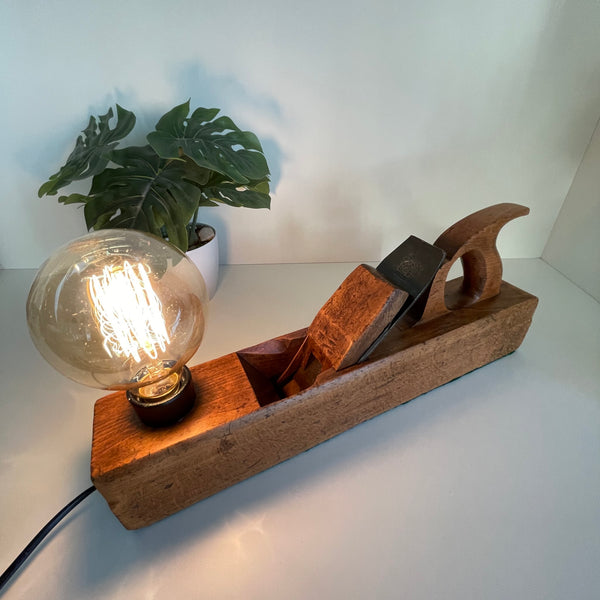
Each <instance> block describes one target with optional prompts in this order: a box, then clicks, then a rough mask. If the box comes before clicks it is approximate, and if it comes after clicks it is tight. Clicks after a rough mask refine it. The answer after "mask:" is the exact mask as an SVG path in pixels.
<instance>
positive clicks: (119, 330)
mask: <svg viewBox="0 0 600 600" xmlns="http://www.w3.org/2000/svg"><path fill="white" fill-rule="evenodd" d="M207 305H208V297H207V293H206V286H205V284H204V280H203V278H202V275H201V274H200V272H199V271H198V269H197V268H196V266H195V265H194V264H193V263H192V261H191V260H189V259H188V258H187V256H186V255H185V254H183V253H182V252H180V251H179V250H178V249H177V248H175V247H174V246H171V245H170V244H168V243H166V242H165V241H164V240H161V239H160V238H157V237H154V236H152V235H149V234H145V233H141V232H138V231H133V230H126V229H108V230H102V231H97V232H94V233H91V234H88V235H86V236H83V237H81V238H79V239H76V240H74V241H72V242H70V243H69V244H67V245H66V246H64V247H62V248H61V249H60V250H58V251H57V252H56V253H55V254H54V255H53V256H51V257H50V258H49V259H48V260H47V261H46V262H45V263H44V264H43V265H42V267H41V268H40V271H39V272H38V274H37V277H36V278H35V280H34V282H33V285H32V287H31V290H30V292H29V297H28V300H27V321H28V324H29V331H30V333H31V337H32V339H33V341H34V343H35V345H36V347H37V349H38V350H39V351H40V353H41V354H42V356H43V357H44V358H45V359H46V360H47V361H48V362H49V363H50V364H51V365H52V366H53V367H55V368H56V369H57V370H58V371H60V372H61V373H63V374H64V375H66V376H67V377H69V378H71V379H73V380H74V381H77V382H79V383H83V384H85V385H88V386H92V387H98V388H104V389H109V390H128V391H129V392H131V393H132V394H134V395H135V396H136V398H137V399H138V400H140V401H141V402H142V403H144V402H145V403H146V404H148V405H151V404H155V403H159V402H160V401H162V400H163V399H165V398H167V397H168V396H169V395H170V394H171V395H172V394H173V393H174V392H176V391H177V390H178V388H180V387H181V385H182V379H184V378H185V375H184V373H185V370H184V365H185V363H186V362H187V361H188V360H189V359H190V358H191V357H192V356H193V355H194V353H195V352H196V350H197V349H198V347H199V345H200V343H201V341H202V337H203V334H204V328H205V317H206V309H207ZM187 377H188V379H189V375H187Z"/></svg>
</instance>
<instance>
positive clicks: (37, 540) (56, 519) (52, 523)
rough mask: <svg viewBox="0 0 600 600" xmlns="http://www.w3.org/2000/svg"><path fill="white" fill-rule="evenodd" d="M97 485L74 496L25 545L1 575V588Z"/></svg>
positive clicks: (0, 588)
mask: <svg viewBox="0 0 600 600" xmlns="http://www.w3.org/2000/svg"><path fill="white" fill-rule="evenodd" d="M95 489H96V488H95V486H93V485H92V486H91V487H89V488H88V489H87V490H85V491H84V492H81V494H79V496H77V497H76V498H73V500H71V502H69V504H67V505H66V506H65V507H64V508H63V509H62V510H60V511H58V512H57V513H56V514H55V515H54V516H53V517H52V518H51V519H50V520H49V521H48V523H46V525H44V527H43V528H42V529H41V530H40V532H39V533H38V534H37V535H36V536H35V537H34V538H33V539H32V540H31V541H30V542H29V544H27V546H25V548H24V550H23V551H22V552H21V554H19V556H17V558H15V560H13V562H12V563H11V565H10V566H9V567H8V569H6V571H4V573H2V575H0V590H2V588H3V587H4V586H5V585H6V584H7V583H8V581H9V580H10V578H11V577H12V576H13V575H14V574H15V573H16V572H17V571H18V570H19V568H20V567H21V565H22V564H23V563H24V562H25V561H26V560H27V559H28V558H29V555H30V554H31V553H32V552H33V551H34V550H35V549H36V548H37V547H38V546H39V545H40V544H41V542H42V540H43V539H44V538H45V537H46V536H47V535H48V534H49V533H50V532H51V531H52V530H53V529H54V528H55V527H56V525H58V523H60V521H61V520H62V519H63V518H64V517H66V516H67V515H68V514H69V513H70V512H71V511H72V510H73V509H74V508H75V507H76V506H77V505H78V504H79V503H80V502H81V501H82V500H85V499H86V498H87V497H88V496H89V495H90V494H91V493H92V492H93V491H94V490H95Z"/></svg>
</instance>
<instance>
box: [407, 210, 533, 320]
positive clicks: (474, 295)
mask: <svg viewBox="0 0 600 600" xmlns="http://www.w3.org/2000/svg"><path fill="white" fill-rule="evenodd" d="M528 213H529V208H527V207H526V206H521V205H520V204H511V203H503V204H495V205H493V206H488V207H487V208H484V209H482V210H479V211H477V212H475V213H473V214H471V215H469V216H467V217H465V218H464V219H461V220H460V221H458V222H457V223H455V224H454V225H452V226H451V227H449V228H448V229H446V231H444V233H442V235H440V237H438V239H437V240H436V241H435V245H436V246H437V247H438V248H441V249H442V250H444V251H445V252H446V260H445V262H444V264H443V265H442V266H441V267H440V270H439V271H438V272H437V275H436V276H435V278H434V280H433V282H432V284H431V290H430V293H429V295H428V296H426V300H424V301H423V304H424V308H421V309H422V311H423V312H422V316H421V319H420V321H419V322H420V323H423V322H425V321H430V320H431V319H435V318H437V317H439V316H442V315H444V314H446V313H448V312H450V310H452V309H455V308H460V307H462V306H469V305H471V304H474V303H475V302H477V301H479V300H484V299H486V298H492V297H493V296H496V295H497V294H498V293H499V291H500V284H501V283H502V259H501V258H500V254H499V253H498V249H497V247H496V240H497V238H498V233H499V232H500V230H501V229H502V227H503V226H504V225H506V223H508V222H509V221H512V220H513V219H516V218H517V217H522V216H524V215H526V214H528ZM459 258H460V259H461V261H462V265H463V271H464V277H463V279H462V285H460V286H457V285H454V286H448V289H447V286H446V279H447V277H448V273H449V271H450V269H451V267H452V265H453V264H454V263H455V262H456V261H457V260H458V259H459Z"/></svg>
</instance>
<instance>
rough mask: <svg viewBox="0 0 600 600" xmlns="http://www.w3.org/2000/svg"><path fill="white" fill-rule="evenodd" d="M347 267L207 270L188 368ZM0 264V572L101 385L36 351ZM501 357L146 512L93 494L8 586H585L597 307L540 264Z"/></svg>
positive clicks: (304, 317)
mask: <svg viewBox="0 0 600 600" xmlns="http://www.w3.org/2000/svg"><path fill="white" fill-rule="evenodd" d="M353 267H354V265H351V264H314V265H262V266H231V267H224V268H223V272H222V280H221V283H220V287H219V289H218V291H217V294H216V296H215V298H214V299H213V301H212V302H211V306H210V309H211V314H210V320H209V328H208V331H207V334H206V336H205V341H204V343H203V346H202V347H201V349H200V350H199V352H198V353H197V355H196V356H195V357H194V360H193V361H192V362H191V364H195V363H197V362H201V361H204V360H208V359H210V358H214V357H217V356H220V355H222V354H224V353H227V352H230V351H233V350H238V349H241V348H244V347H246V346H249V345H252V344H254V343H257V342H260V341H263V340H266V339H268V338H270V337H273V336H275V335H279V334H283V333H286V332H288V331H293V330H295V329H298V328H300V327H303V326H305V325H307V324H308V323H309V322H310V321H311V319H312V317H313V315H314V314H315V313H316V311H317V310H318V308H319V307H320V306H321V304H322V303H323V302H324V301H325V300H326V299H327V297H328V296H329V295H330V294H331V293H332V292H333V291H334V290H335V288H336V287H337V286H338V284H339V283H340V282H341V280H342V279H343V278H344V277H345V276H346V275H347V274H348V273H349V272H350V271H351V270H352V268H353ZM33 276H34V272H33V271H2V272H0V300H1V307H2V309H1V311H0V327H1V329H0V333H1V348H2V350H1V356H0V359H1V360H0V375H1V377H0V381H1V385H2V387H1V394H0V444H1V446H0V448H1V455H0V465H1V466H0V490H1V491H0V571H1V570H4V568H5V567H6V566H8V564H9V563H10V562H11V561H12V560H13V559H14V558H15V556H16V555H17V554H18V552H20V551H21V549H22V548H23V547H24V546H25V544H26V543H27V542H29V540H30V539H31V538H32V537H33V536H34V535H35V534H36V533H37V531H38V530H39V529H40V527H41V526H42V525H43V524H44V523H45V522H46V521H47V520H48V519H49V518H50V517H51V516H52V515H53V514H54V513H55V512H57V511H58V510H59V509H60V508H62V507H63V506H64V505H65V504H66V503H67V502H68V501H69V500H71V499H72V498H73V497H74V496H76V495H77V494H78V493H79V492H80V491H82V490H83V489H85V488H86V487H88V486H89V485H90V479H89V455H90V444H91V428H92V408H93V403H94V400H95V399H96V398H97V397H98V396H99V395H101V392H100V393H99V391H98V390H92V389H88V388H85V387H83V386H80V385H78V384H75V383H72V382H70V381H68V380H67V379H65V378H63V377H62V376H61V375H59V374H58V373H56V372H55V371H53V370H52V368H51V367H50V366H48V365H47V364H46V363H45V362H44V360H43V359H42V358H41V357H40V356H39V355H38V354H37V352H36V350H35V348H34V347H33V344H32V342H31V341H30V339H29V336H28V333H27V327H26V323H25V314H24V313H25V299H26V295H27V291H28V288H29V285H30V283H31V281H32V279H33ZM505 279H506V280H507V281H509V282H511V283H513V284H515V285H518V286H519V287H522V288H523V289H526V290H527V291H530V292H532V293H534V294H536V295H537V296H539V298H540V305H539V307H538V309H537V312H536V314H535V317H534V321H533V325H532V327H531V329H530V331H529V334H528V336H527V337H526V338H525V341H524V343H523V345H522V346H521V348H520V349H519V350H518V351H517V352H515V353H514V354H512V355H510V356H508V357H506V358H503V359H501V360H499V361H496V362H495V363H493V364H491V365H488V366H486V367H484V368H482V369H479V370H477V371H475V372H473V373H471V374H469V375H466V376H464V377H462V378H460V379H459V380H456V381H454V382H452V383H449V384H447V385H445V386H443V387H441V388H438V389H437V390H434V391H432V392H430V393H428V394H425V395H423V396H421V397H420V398H417V399H416V400H414V401H412V402H410V403H409V404H406V405H404V406H401V407H399V408H396V409H394V410H392V411H390V412H388V413H386V414H384V415H382V416H380V417H377V418H375V419H373V420H371V421H369V422H367V423H364V424H362V425H360V426H358V427H356V428H355V429H353V430H351V431H349V432H346V433H344V434H343V435H340V436H338V437H336V438H334V439H333V440H331V441H329V442H326V443H324V444H321V445H320V446H318V447H316V448H314V449H312V450H310V451H308V452H306V453H304V454H302V455H300V456H297V457H296V458H294V459H292V460H289V461H287V462H285V463H283V464H281V465H279V466H277V467H275V468H272V469H270V470H268V471H266V472H264V473H262V474H260V475H257V476H255V477H253V478H251V479H249V480H247V481H245V482H243V483H240V484H238V485H236V486H234V487H232V488H230V489H228V490H226V491H224V492H221V493H219V494H217V495H215V496H213V497H211V498H209V499H207V500H205V501H203V502H200V503H198V504H196V505H194V506H193V507H191V508H188V509H186V510H184V511H182V512H180V513H178V514H176V515H174V516H172V517H169V518H168V519H165V520H164V521H161V522H160V523H157V524H155V525H152V526H150V527H148V528H145V529H142V530H138V531H134V532H131V531H126V530H125V529H124V528H123V527H122V526H121V525H120V523H119V522H118V521H117V520H116V518H115V517H114V516H113V515H112V513H111V512H110V510H109V509H108V507H107V505H106V503H105V501H104V499H103V498H102V497H101V496H100V494H99V493H97V492H96V493H94V494H93V495H92V496H90V497H89V498H88V499H87V500H85V501H84V503H83V504H82V505H80V507H78V508H77V509H76V510H75V511H74V512H73V513H72V515H71V516H70V517H69V518H68V519H67V520H66V521H65V522H64V523H63V524H62V525H61V526H59V527H58V528H57V529H56V530H55V532H54V533H53V534H51V536H50V537H49V538H48V539H47V541H46V542H45V543H44V544H43V545H42V546H41V547H40V548H39V549H38V550H37V551H36V553H35V554H34V555H33V556H32V557H31V559H30V560H29V561H28V562H27V563H26V565H25V566H24V567H23V568H22V569H21V570H20V571H19V573H18V574H17V575H16V577H15V579H14V580H13V581H12V583H11V584H10V586H9V587H8V588H7V590H6V593H5V597H6V598H7V599H15V598H28V599H29V598H32V599H37V600H40V599H44V598H53V599H60V600H70V599H87V598H102V599H106V598H111V599H113V598H115V599H127V600H132V599H134V600H135V599H138V598H139V599H163V598H164V599H179V598H186V599H187V598H208V599H212V598H215V599H221V598H235V599H244V600H251V599H260V600H269V599H277V600H281V599H286V600H287V599H303V600H304V599H337V598H340V599H341V598H343V599H354V598H356V599H371V598H394V599H395V598H402V599H427V600H432V599H438V598H439V599H443V600H451V599H460V600H465V599H486V600H492V599H521V598H522V599H527V600H532V599H537V598H539V599H542V598H543V599H544V600H549V599H561V600H563V599H569V600H572V599H583V598H586V599H587V598H589V599H594V600H597V599H598V598H600V369H599V366H600V305H599V304H598V303H597V302H596V301H595V300H593V299H592V298H591V297H590V296H588V295H586V294H585V293H584V292H583V291H581V290H580V289H579V288H577V287H576V286H575V285H573V284H572V283H570V282H569V281H568V280H567V279H565V278H564V277H563V276H562V275H560V274H559V273H558V272H557V271H555V270H553V269H552V268H551V267H549V266H548V265H547V264H545V263H544V262H542V261H541V260H508V261H505Z"/></svg>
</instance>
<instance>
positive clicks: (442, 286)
mask: <svg viewBox="0 0 600 600" xmlns="http://www.w3.org/2000/svg"><path fill="white" fill-rule="evenodd" d="M527 212H528V209H526V208H525V207H521V206H518V205H512V204H502V205H497V206H495V207H490V208H488V209H484V210H483V211H478V212H477V213H474V214H473V215H470V216H469V217H467V218H465V219H463V220H462V221H459V222H458V223H457V224H456V225H454V226H452V227H451V228H449V229H448V230H447V231H446V232H444V234H442V236H440V238H438V240H437V242H436V244H438V243H439V244H440V245H441V247H442V248H443V249H444V250H445V251H446V252H447V255H448V259H447V261H446V263H445V264H444V265H443V266H442V268H441V269H440V271H439V272H438V275H437V276H436V278H435V279H434V282H433V284H432V286H431V289H430V293H429V295H428V297H427V298H426V299H425V301H424V303H423V307H422V318H421V320H420V321H418V322H417V324H416V325H414V326H412V327H411V326H409V324H408V323H398V324H397V325H396V326H395V327H394V328H392V330H391V331H390V334H389V335H388V336H387V337H386V338H385V339H384V341H383V342H382V344H381V345H380V346H378V347H377V349H376V350H375V352H374V353H373V354H372V356H371V357H370V358H369V360H368V361H366V362H364V363H361V364H359V365H353V366H347V367H346V368H341V369H339V366H340V365H341V364H345V363H343V362H339V360H340V357H341V359H342V360H343V356H345V355H347V354H348V349H349V348H350V350H351V349H352V343H354V342H355V341H356V340H357V339H360V338H361V336H365V332H368V333H367V335H366V337H369V335H370V333H369V326H370V323H369V322H367V321H364V320H362V321H360V320H359V323H357V324H356V325H353V324H352V323H351V322H352V316H353V312H352V310H351V308H350V309H348V311H347V312H344V310H346V307H345V306H342V307H341V308H340V307H335V310H332V311H331V313H328V312H326V311H324V312H323V315H318V316H317V318H316V319H315V322H316V323H317V325H318V327H317V326H315V327H316V329H321V328H325V327H327V326H329V325H330V323H333V322H335V319H336V318H338V315H344V314H347V319H348V327H347V329H346V328H345V326H344V321H345V319H346V317H342V318H341V319H340V320H339V331H337V330H336V327H337V325H336V327H333V328H331V330H330V333H329V334H328V335H330V336H332V337H335V336H337V338H336V339H337V341H336V343H335V344H333V346H332V347H333V348H335V351H332V350H330V349H329V350H327V348H328V347H329V343H328V340H322V341H321V342H319V344H317V345H316V346H318V347H319V348H320V349H321V350H322V351H323V352H321V350H318V351H317V352H321V353H320V354H319V359H320V360H318V359H317V358H316V357H315V356H314V354H313V346H314V344H313V342H312V341H311V340H312V338H311V335H310V334H311V329H310V328H309V329H308V330H300V331H297V332H294V333H292V334H289V335H287V336H282V337H280V338H275V339H272V340H268V341H266V342H264V343H262V344H259V345H257V346H254V347H252V348H247V349H246V350H242V351H240V352H237V353H234V354H229V355H226V356H223V357H221V358H219V359H217V360H214V361H211V362H208V363H205V364H202V365H198V366H196V367H192V368H191V372H192V377H193V381H194V385H195V386H196V389H197V394H198V398H199V400H198V402H197V404H196V406H195V407H194V408H193V409H192V411H191V412H190V413H189V414H188V415H187V416H186V418H185V419H184V420H183V421H182V422H180V423H178V424H176V425H174V426H172V427H170V428H168V429H151V428H148V427H146V426H144V425H142V424H141V423H140V422H139V421H138V420H137V417H136V416H135V414H134V413H133V411H132V410H131V408H130V406H129V404H128V402H127V400H126V397H125V394H124V393H117V394H112V395H110V396H106V397H104V398H101V399H100V400H98V402H97V403H96V407H95V413H94V435H93V443H92V464H91V470H92V480H93V482H94V484H95V485H96V487H97V488H98V490H99V491H100V493H101V494H102V495H103V496H104V497H105V498H106V500H107V501H108V503H109V506H110V507H111V510H112V511H113V512H114V513H115V515H116V516H117V517H118V518H119V520H120V521H121V522H122V523H123V525H124V526H125V527H127V528H130V529H136V528H139V527H144V526H146V525H149V524H151V523H154V522H155V521H158V520H159V519H162V518H164V517H166V516H168V515H170V514H173V513H174V512H176V511H178V510H181V509H182V508H185V507H186V506H189V505H190V504H193V503H194V502H197V501H198V500H201V499H203V498H206V497H207V496H210V495H212V494H214V493H216V492H218V491H220V490H222V489H224V488H226V487H228V486H231V485H233V484H235V483H237V482H239V481H242V480H244V479H246V478H248V477H250V476H252V475H254V474H256V473H259V472H261V471H263V470H265V469H268V468H269V467H271V466H273V465H275V464H277V463H279V462H281V461H284V460H286V459H288V458H291V457H292V456H294V455H296V454H298V453H299V452H302V451H304V450H307V449H309V448H311V447H313V446H315V445H316V444H319V443H320V442H323V441H325V440H327V439H329V438H331V437H333V436H335V435H337V434H338V433H341V432H343V431H346V430H347V429H349V428H350V427H354V426H355V425H357V424H359V423H361V422H363V421H365V420H367V419H370V418H372V417H374V416H376V415H378V414H381V413H382V412H384V411H387V410H389V409H391V408H394V407H396V406H398V405H399V404H402V403H404V402H407V401H409V400H411V399H413V398H415V397H417V396H419V395H421V394H423V393H425V392H428V391H429V390H432V389H434V388H436V387H438V386H440V385H443V384H444V383H447V382H448V381H451V380H452V379H455V378H457V377H460V376H461V375H464V374H465V373H468V372H469V371H472V370H473V369H477V368H478V367H481V366H483V365H485V364H487V363H489V362H491V361H493V360H496V359H498V358H500V357H502V356H505V355H506V354H509V353H510V352H513V351H514V350H516V349H517V348H518V347H519V345H520V344H521V342H522V340H523V338H524V336H525V334H526V333H527V330H528V328H529V325H530V323H531V319H532V317H533V313H534V311H535V308H536V306H537V298H536V297H535V296H532V295H531V294H528V293H527V292H524V291H522V290H519V289H518V288H515V287H514V286H512V285H510V284H508V283H505V282H502V281H501V279H500V277H501V273H502V264H501V261H500V257H499V255H498V252H497V250H496V237H497V235H498V231H499V230H500V228H501V227H502V225H504V224H505V223H506V222H508V221H509V220H511V219H513V218H515V217H517V216H520V215H522V214H526V213H527ZM459 258H461V259H462V261H463V267H464V272H465V275H464V278H459V279H457V280H454V281H452V282H449V283H446V278H447V274H448V271H449V269H450V267H451V266H452V264H453V263H454V262H455V261H456V260H457V259H459ZM359 275H360V276H361V277H367V279H368V278H369V277H371V276H370V274H369V272H368V271H363V270H361V269H359ZM369 281H371V284H372V283H373V280H372V277H371V278H370V279H369ZM375 287H377V284H375ZM384 288H385V286H384V287H383V288H381V292H376V293H374V297H377V298H378V300H377V302H379V305H374V306H373V307H371V308H367V310H366V311H365V314H367V313H369V311H370V314H371V315H372V318H373V319H376V318H377V315H380V314H382V311H383V312H385V310H384V307H385V305H386V302H388V301H389V300H390V298H392V297H393V294H392V295H389V291H390V290H389V289H384ZM340 289H342V288H340ZM338 292H339V293H336V294H338V296H337V297H338V299H340V298H345V300H344V301H345V302H346V303H348V302H349V300H348V299H349V298H350V299H351V298H352V294H349V293H348V290H342V291H341V292H340V290H338ZM336 294H334V296H336ZM393 301H394V302H400V301H401V300H400V297H399V296H395V297H394V298H393ZM327 306H328V305H327V304H326V305H325V307H327ZM325 307H324V308H325ZM382 307H383V308H382ZM394 310H395V308H394ZM390 312H391V311H390ZM321 317H323V318H324V321H323V323H320V321H319V319H320V318H321ZM315 322H313V323H315ZM311 327H312V325H311ZM353 327H354V329H353ZM347 332H351V334H350V337H349V338H348V339H350V342H351V343H350V344H348V343H347V341H348V339H347V338H346V333H347ZM316 346H314V347H316ZM302 347H304V348H306V349H308V350H310V352H307V351H306V350H301V348H302ZM340 349H341V351H340ZM328 353H329V354H328ZM357 354H360V353H358V351H357ZM342 355H343V356H342ZM298 356H300V357H301V360H300V363H301V366H302V368H301V369H299V370H298V372H297V373H296V375H294V379H293V380H292V381H291V382H290V385H287V386H284V388H283V389H282V388H281V386H279V385H277V382H278V380H280V379H281V378H282V374H283V373H284V371H289V370H290V369H287V368H286V367H288V366H289V365H290V362H291V361H292V359H293V358H294V357H298ZM306 356H309V359H311V357H312V360H314V361H317V364H316V365H312V366H311V363H310V360H309V359H306ZM296 360H298V359H296ZM321 361H322V362H321ZM336 364H337V366H338V370H336V368H335V366H336ZM304 388H305V389H304ZM282 396H283V397H282Z"/></svg>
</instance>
